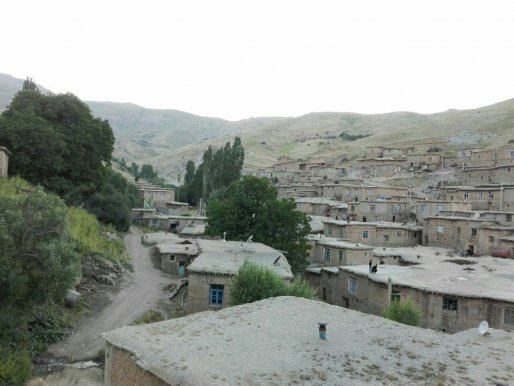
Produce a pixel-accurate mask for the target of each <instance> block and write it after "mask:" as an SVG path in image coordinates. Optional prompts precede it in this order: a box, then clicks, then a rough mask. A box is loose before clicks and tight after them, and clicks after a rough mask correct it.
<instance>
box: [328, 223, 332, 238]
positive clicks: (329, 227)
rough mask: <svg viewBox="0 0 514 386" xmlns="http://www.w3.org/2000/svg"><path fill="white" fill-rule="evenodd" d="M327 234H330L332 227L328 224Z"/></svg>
mask: <svg viewBox="0 0 514 386" xmlns="http://www.w3.org/2000/svg"><path fill="white" fill-rule="evenodd" d="M328 235H329V236H332V227H331V226H330V225H329V226H328Z"/></svg>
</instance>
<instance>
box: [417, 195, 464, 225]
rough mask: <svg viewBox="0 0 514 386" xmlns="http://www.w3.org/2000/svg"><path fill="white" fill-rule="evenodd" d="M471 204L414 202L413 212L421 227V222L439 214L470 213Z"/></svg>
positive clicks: (430, 201) (460, 202) (444, 201)
mask: <svg viewBox="0 0 514 386" xmlns="http://www.w3.org/2000/svg"><path fill="white" fill-rule="evenodd" d="M472 208H473V204H472V203H471V202H469V201H446V200H425V199H421V200H416V201H415V207H414V211H415V213H416V221H417V222H418V223H419V224H420V225H423V220H424V219H425V218H426V217H430V216H436V215H438V214H439V213H441V212H443V211H445V212H450V213H451V212H457V211H470V210H472Z"/></svg>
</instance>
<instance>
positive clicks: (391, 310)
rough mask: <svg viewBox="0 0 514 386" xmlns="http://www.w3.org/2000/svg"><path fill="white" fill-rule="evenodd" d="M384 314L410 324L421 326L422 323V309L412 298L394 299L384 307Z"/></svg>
mask: <svg viewBox="0 0 514 386" xmlns="http://www.w3.org/2000/svg"><path fill="white" fill-rule="evenodd" d="M382 316H383V317H384V318H387V319H390V320H394V321H396V322H399V323H403V324H408V325H409V326H419V325H420V324H421V310H420V309H419V307H418V306H417V305H416V304H415V303H414V301H413V300H412V299H407V300H405V301H399V300H393V301H392V302H391V304H389V305H388V306H387V307H386V308H385V309H384V311H383V313H382Z"/></svg>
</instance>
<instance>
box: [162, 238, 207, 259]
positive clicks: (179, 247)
mask: <svg viewBox="0 0 514 386" xmlns="http://www.w3.org/2000/svg"><path fill="white" fill-rule="evenodd" d="M181 241H184V240H181ZM181 241H177V242H169V241H168V242H163V243H159V244H157V245H156V246H155V247H156V248H157V250H158V251H159V253H176V254H179V255H188V256H196V255H198V246H197V245H196V244H195V243H194V242H193V243H192V244H180V242H181Z"/></svg>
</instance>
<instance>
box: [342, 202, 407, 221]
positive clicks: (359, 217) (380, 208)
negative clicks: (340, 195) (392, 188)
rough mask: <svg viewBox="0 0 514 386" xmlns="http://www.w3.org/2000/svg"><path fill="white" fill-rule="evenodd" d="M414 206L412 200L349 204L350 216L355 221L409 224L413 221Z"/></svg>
mask: <svg viewBox="0 0 514 386" xmlns="http://www.w3.org/2000/svg"><path fill="white" fill-rule="evenodd" d="M412 205H413V204H412V201H410V200H370V201H357V202H350V203H348V214H349V216H350V218H351V219H353V220H355V221H362V222H368V221H369V222H376V221H389V222H402V223H407V222H409V221H411V218H410V212H411V208H412ZM412 220H414V219H412Z"/></svg>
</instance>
